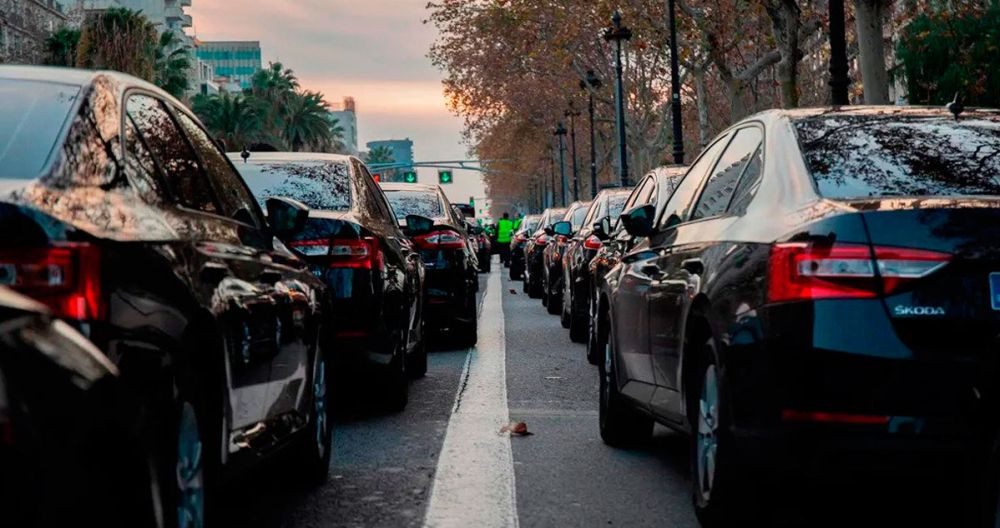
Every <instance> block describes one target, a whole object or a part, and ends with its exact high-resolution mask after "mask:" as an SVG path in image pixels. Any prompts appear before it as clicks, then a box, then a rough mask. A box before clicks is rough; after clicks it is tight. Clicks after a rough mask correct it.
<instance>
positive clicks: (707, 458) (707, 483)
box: [696, 365, 719, 502]
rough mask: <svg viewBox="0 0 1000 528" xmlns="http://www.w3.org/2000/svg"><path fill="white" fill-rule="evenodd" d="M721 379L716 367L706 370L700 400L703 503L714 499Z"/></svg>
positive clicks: (699, 460) (699, 469)
mask: <svg viewBox="0 0 1000 528" xmlns="http://www.w3.org/2000/svg"><path fill="white" fill-rule="evenodd" d="M718 430H719V378H718V373H717V372H716V369H715V365H709V366H708V368H706V369H705V377H704V379H703V380H702V384H701V396H700V397H699V398H698V433H697V453H696V457H697V458H696V465H697V473H698V475H697V476H698V491H699V493H700V495H701V500H702V502H707V501H709V500H710V499H711V498H712V488H713V486H714V484H715V469H716V460H717V453H718V447H719V441H718Z"/></svg>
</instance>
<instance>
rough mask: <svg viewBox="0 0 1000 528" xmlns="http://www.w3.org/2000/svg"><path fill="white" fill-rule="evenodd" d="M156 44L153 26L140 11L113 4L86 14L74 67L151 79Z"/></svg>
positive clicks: (152, 76)
mask: <svg viewBox="0 0 1000 528" xmlns="http://www.w3.org/2000/svg"><path fill="white" fill-rule="evenodd" d="M156 44H157V37H156V27H155V26H154V25H153V23H152V22H150V21H149V19H148V18H146V17H145V16H144V15H143V14H142V12H141V11H133V10H131V9H127V8H119V7H114V8H111V9H107V10H105V11H102V12H99V13H93V14H90V15H88V17H87V19H86V21H85V22H84V24H83V27H82V28H81V30H80V44H79V46H78V47H77V50H76V66H77V67H78V68H89V69H108V70H117V71H120V72H124V73H128V74H130V75H134V76H136V77H139V78H142V79H146V80H147V81H152V80H153V78H154V64H155V62H156Z"/></svg>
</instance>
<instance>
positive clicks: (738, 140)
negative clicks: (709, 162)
mask: <svg viewBox="0 0 1000 528" xmlns="http://www.w3.org/2000/svg"><path fill="white" fill-rule="evenodd" d="M760 141H761V132H760V129H759V128H757V127H748V128H742V129H740V130H738V131H737V132H736V136H735V137H734V138H733V140H732V141H731V142H730V143H729V146H728V147H726V151H725V153H723V154H722V157H721V158H719V163H717V164H716V165H715V171H714V172H713V173H712V176H711V177H710V178H709V179H708V183H706V184H705V190H703V191H702V192H701V198H700V199H699V200H698V205H696V206H695V208H694V214H692V215H691V219H692V220H697V219H699V218H709V217H712V216H718V215H720V214H722V213H724V212H725V211H726V208H727V207H728V206H729V201H730V200H731V199H732V197H733V191H735V190H736V184H737V183H738V182H739V179H740V175H741V174H743V169H744V168H745V167H746V165H747V162H749V161H750V158H751V157H752V156H753V154H754V152H756V151H757V147H758V146H759V145H760Z"/></svg>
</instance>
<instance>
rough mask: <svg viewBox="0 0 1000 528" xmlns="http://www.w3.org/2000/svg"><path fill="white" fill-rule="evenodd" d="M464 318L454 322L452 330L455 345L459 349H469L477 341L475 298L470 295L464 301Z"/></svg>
mask: <svg viewBox="0 0 1000 528" xmlns="http://www.w3.org/2000/svg"><path fill="white" fill-rule="evenodd" d="M465 304H466V306H465V318H464V320H460V321H456V323H455V328H454V339H455V344H456V345H457V346H458V347H459V348H469V347H472V346H475V345H476V342H478V341H479V320H478V318H477V317H476V316H477V309H476V308H477V307H476V296H475V295H470V296H469V298H468V299H466V301H465Z"/></svg>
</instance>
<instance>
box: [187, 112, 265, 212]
mask: <svg viewBox="0 0 1000 528" xmlns="http://www.w3.org/2000/svg"><path fill="white" fill-rule="evenodd" d="M176 113H177V116H178V120H179V121H180V123H181V126H182V127H183V128H184V131H185V132H187V135H188V137H189V138H191V144H192V145H194V149H195V151H196V152H197V153H198V155H199V156H200V157H201V160H202V162H203V163H204V164H205V171H206V172H207V173H208V176H209V177H210V178H211V179H212V180H213V181H214V183H215V193H216V196H217V197H218V198H219V206H220V207H222V211H221V214H222V215H223V216H227V217H229V218H234V219H236V220H239V221H240V222H244V223H246V224H249V225H252V226H256V227H260V224H259V222H258V221H257V213H256V211H257V208H256V203H255V202H254V199H253V196H252V195H251V194H250V191H248V190H247V188H246V185H244V184H243V180H242V179H241V178H240V177H239V176H238V175H237V174H236V173H235V172H234V171H233V169H232V167H231V166H230V165H229V162H228V161H227V160H226V158H225V156H224V155H223V154H222V152H220V151H219V147H218V146H216V144H215V143H214V142H213V141H212V139H211V138H209V137H208V134H206V133H205V131H204V130H202V129H201V127H200V126H198V124H197V123H195V122H194V120H192V119H191V118H190V117H188V116H187V115H185V114H184V113H183V112H180V111H177V112H176Z"/></svg>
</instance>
